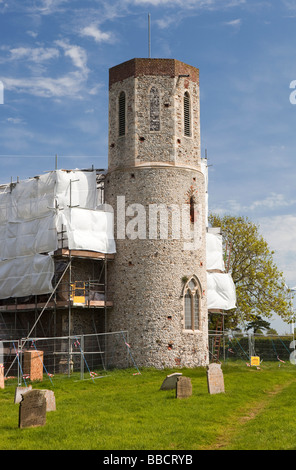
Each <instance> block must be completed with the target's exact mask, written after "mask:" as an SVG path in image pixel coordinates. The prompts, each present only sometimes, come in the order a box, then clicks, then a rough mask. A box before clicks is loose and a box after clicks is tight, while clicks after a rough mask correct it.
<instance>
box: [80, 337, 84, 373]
mask: <svg viewBox="0 0 296 470" xmlns="http://www.w3.org/2000/svg"><path fill="white" fill-rule="evenodd" d="M80 348H81V350H80V379H81V380H83V379H84V357H83V355H84V336H82V335H81V337H80Z"/></svg>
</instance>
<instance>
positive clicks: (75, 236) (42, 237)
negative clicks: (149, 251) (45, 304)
mask: <svg viewBox="0 0 296 470" xmlns="http://www.w3.org/2000/svg"><path fill="white" fill-rule="evenodd" d="M74 206H79V207H77V208H75V207H74ZM96 206H97V181H96V172H95V171H80V170H77V171H76V170H74V171H63V170H56V171H52V172H49V173H47V174H45V175H41V176H37V177H35V178H31V179H29V180H25V181H21V182H19V183H15V184H10V185H5V186H1V187H0V298H2V299H4V298H8V297H24V296H27V295H41V294H44V293H50V292H52V285H51V279H52V276H53V273H54V266H53V260H52V259H51V257H50V256H43V255H42V253H47V254H48V253H51V252H53V251H55V250H56V249H57V248H58V230H59V228H60V227H59V223H60V220H61V219H62V220H63V223H64V225H65V227H64V230H66V233H67V237H68V242H69V244H70V246H69V248H70V249H81V250H91V251H99V252H102V253H115V242H114V236H113V213H111V212H110V213H105V212H103V211H96V210H95V209H96ZM64 246H65V245H64Z"/></svg>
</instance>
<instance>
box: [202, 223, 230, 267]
mask: <svg viewBox="0 0 296 470" xmlns="http://www.w3.org/2000/svg"><path fill="white" fill-rule="evenodd" d="M206 246H207V269H208V270H211V269H219V270H220V271H225V264H224V260H223V247H222V235H221V234H219V233H210V232H207V234H206Z"/></svg>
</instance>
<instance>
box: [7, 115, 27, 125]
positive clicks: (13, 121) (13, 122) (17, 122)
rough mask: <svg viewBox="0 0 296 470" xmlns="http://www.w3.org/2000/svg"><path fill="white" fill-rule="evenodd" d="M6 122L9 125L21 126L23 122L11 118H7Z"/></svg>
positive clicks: (19, 119)
mask: <svg viewBox="0 0 296 470" xmlns="http://www.w3.org/2000/svg"><path fill="white" fill-rule="evenodd" d="M6 121H7V122H9V123H10V124H21V123H22V122H23V120H22V119H21V118H12V117H9V118H7V119H6Z"/></svg>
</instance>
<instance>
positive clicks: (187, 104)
mask: <svg viewBox="0 0 296 470" xmlns="http://www.w3.org/2000/svg"><path fill="white" fill-rule="evenodd" d="M190 112H191V110H190V96H189V93H188V91H186V92H185V94H184V135H185V136H186V137H191V119H190Z"/></svg>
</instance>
